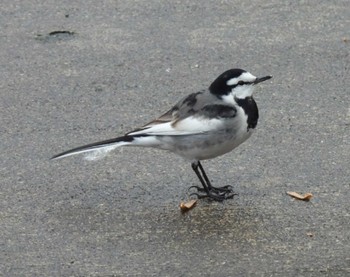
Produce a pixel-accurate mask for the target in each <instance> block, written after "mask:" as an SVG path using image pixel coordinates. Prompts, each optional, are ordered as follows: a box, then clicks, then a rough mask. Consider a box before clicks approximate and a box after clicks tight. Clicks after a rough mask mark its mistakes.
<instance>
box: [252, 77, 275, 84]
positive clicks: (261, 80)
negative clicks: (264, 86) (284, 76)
mask: <svg viewBox="0 0 350 277" xmlns="http://www.w3.org/2000/svg"><path fill="white" fill-rule="evenodd" d="M271 78H272V76H265V77H261V78H256V80H255V81H254V85H256V84H259V83H261V82H264V81H266V80H269V79H271Z"/></svg>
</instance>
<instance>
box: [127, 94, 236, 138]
mask: <svg viewBox="0 0 350 277" xmlns="http://www.w3.org/2000/svg"><path fill="white" fill-rule="evenodd" d="M236 114H237V110H236V108H235V107H234V106H229V105H225V104H223V103H222V101H220V99H218V98H217V97H216V96H214V95H212V94H210V93H209V91H208V90H202V91H199V92H195V93H192V94H190V95H188V96H186V97H184V98H183V99H181V100H180V101H179V102H178V103H177V104H176V105H175V106H173V107H172V108H171V109H170V110H169V111H167V112H166V113H164V114H163V115H161V116H160V117H158V118H156V119H154V120H152V121H150V122H148V123H147V124H145V125H144V126H142V127H141V128H138V129H136V130H133V131H132V132H130V133H128V134H131V133H135V132H138V131H141V130H145V129H148V128H151V127H153V126H155V125H159V124H163V123H168V122H171V124H172V125H173V126H175V125H176V124H177V123H178V122H179V121H182V120H184V119H186V118H188V117H192V116H195V117H206V118H209V119H214V118H233V117H235V116H236Z"/></svg>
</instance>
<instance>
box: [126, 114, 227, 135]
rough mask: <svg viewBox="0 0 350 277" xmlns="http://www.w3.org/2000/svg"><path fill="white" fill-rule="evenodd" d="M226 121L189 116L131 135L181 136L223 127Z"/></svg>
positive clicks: (146, 128) (146, 127)
mask: <svg viewBox="0 0 350 277" xmlns="http://www.w3.org/2000/svg"><path fill="white" fill-rule="evenodd" d="M223 126H224V123H223V122H222V121H220V120H219V119H207V118H204V117H193V116H190V117H187V118H185V119H182V120H179V121H177V122H176V121H175V122H166V123H161V124H157V125H153V126H152V125H151V126H149V127H148V126H145V129H142V130H138V131H135V132H132V133H130V134H129V135H140V134H148V135H158V136H163V135H166V136H181V135H193V134H199V133H205V132H209V131H216V130H219V129H221V128H222V127H223Z"/></svg>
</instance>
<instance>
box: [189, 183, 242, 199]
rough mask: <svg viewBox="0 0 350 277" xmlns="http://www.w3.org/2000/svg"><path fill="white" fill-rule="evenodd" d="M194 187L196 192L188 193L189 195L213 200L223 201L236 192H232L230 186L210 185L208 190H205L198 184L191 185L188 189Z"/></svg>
mask: <svg viewBox="0 0 350 277" xmlns="http://www.w3.org/2000/svg"><path fill="white" fill-rule="evenodd" d="M191 189H196V190H197V191H196V192H192V193H190V196H196V197H197V198H198V199H202V198H208V199H210V200H214V201H220V202H221V201H224V200H226V199H232V198H233V197H234V196H235V195H237V193H234V192H233V189H232V186H230V185H228V186H223V187H213V186H211V187H210V188H209V190H208V191H207V190H205V189H204V188H202V187H199V186H191V187H190V188H189V189H188V190H191Z"/></svg>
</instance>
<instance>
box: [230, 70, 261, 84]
mask: <svg viewBox="0 0 350 277" xmlns="http://www.w3.org/2000/svg"><path fill="white" fill-rule="evenodd" d="M255 79H256V77H255V76H254V75H253V74H251V73H249V72H244V73H242V74H241V75H240V76H239V77H237V78H232V79H230V80H228V81H227V82H226V85H228V86H234V85H237V84H238V82H239V81H243V82H254V81H255Z"/></svg>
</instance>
